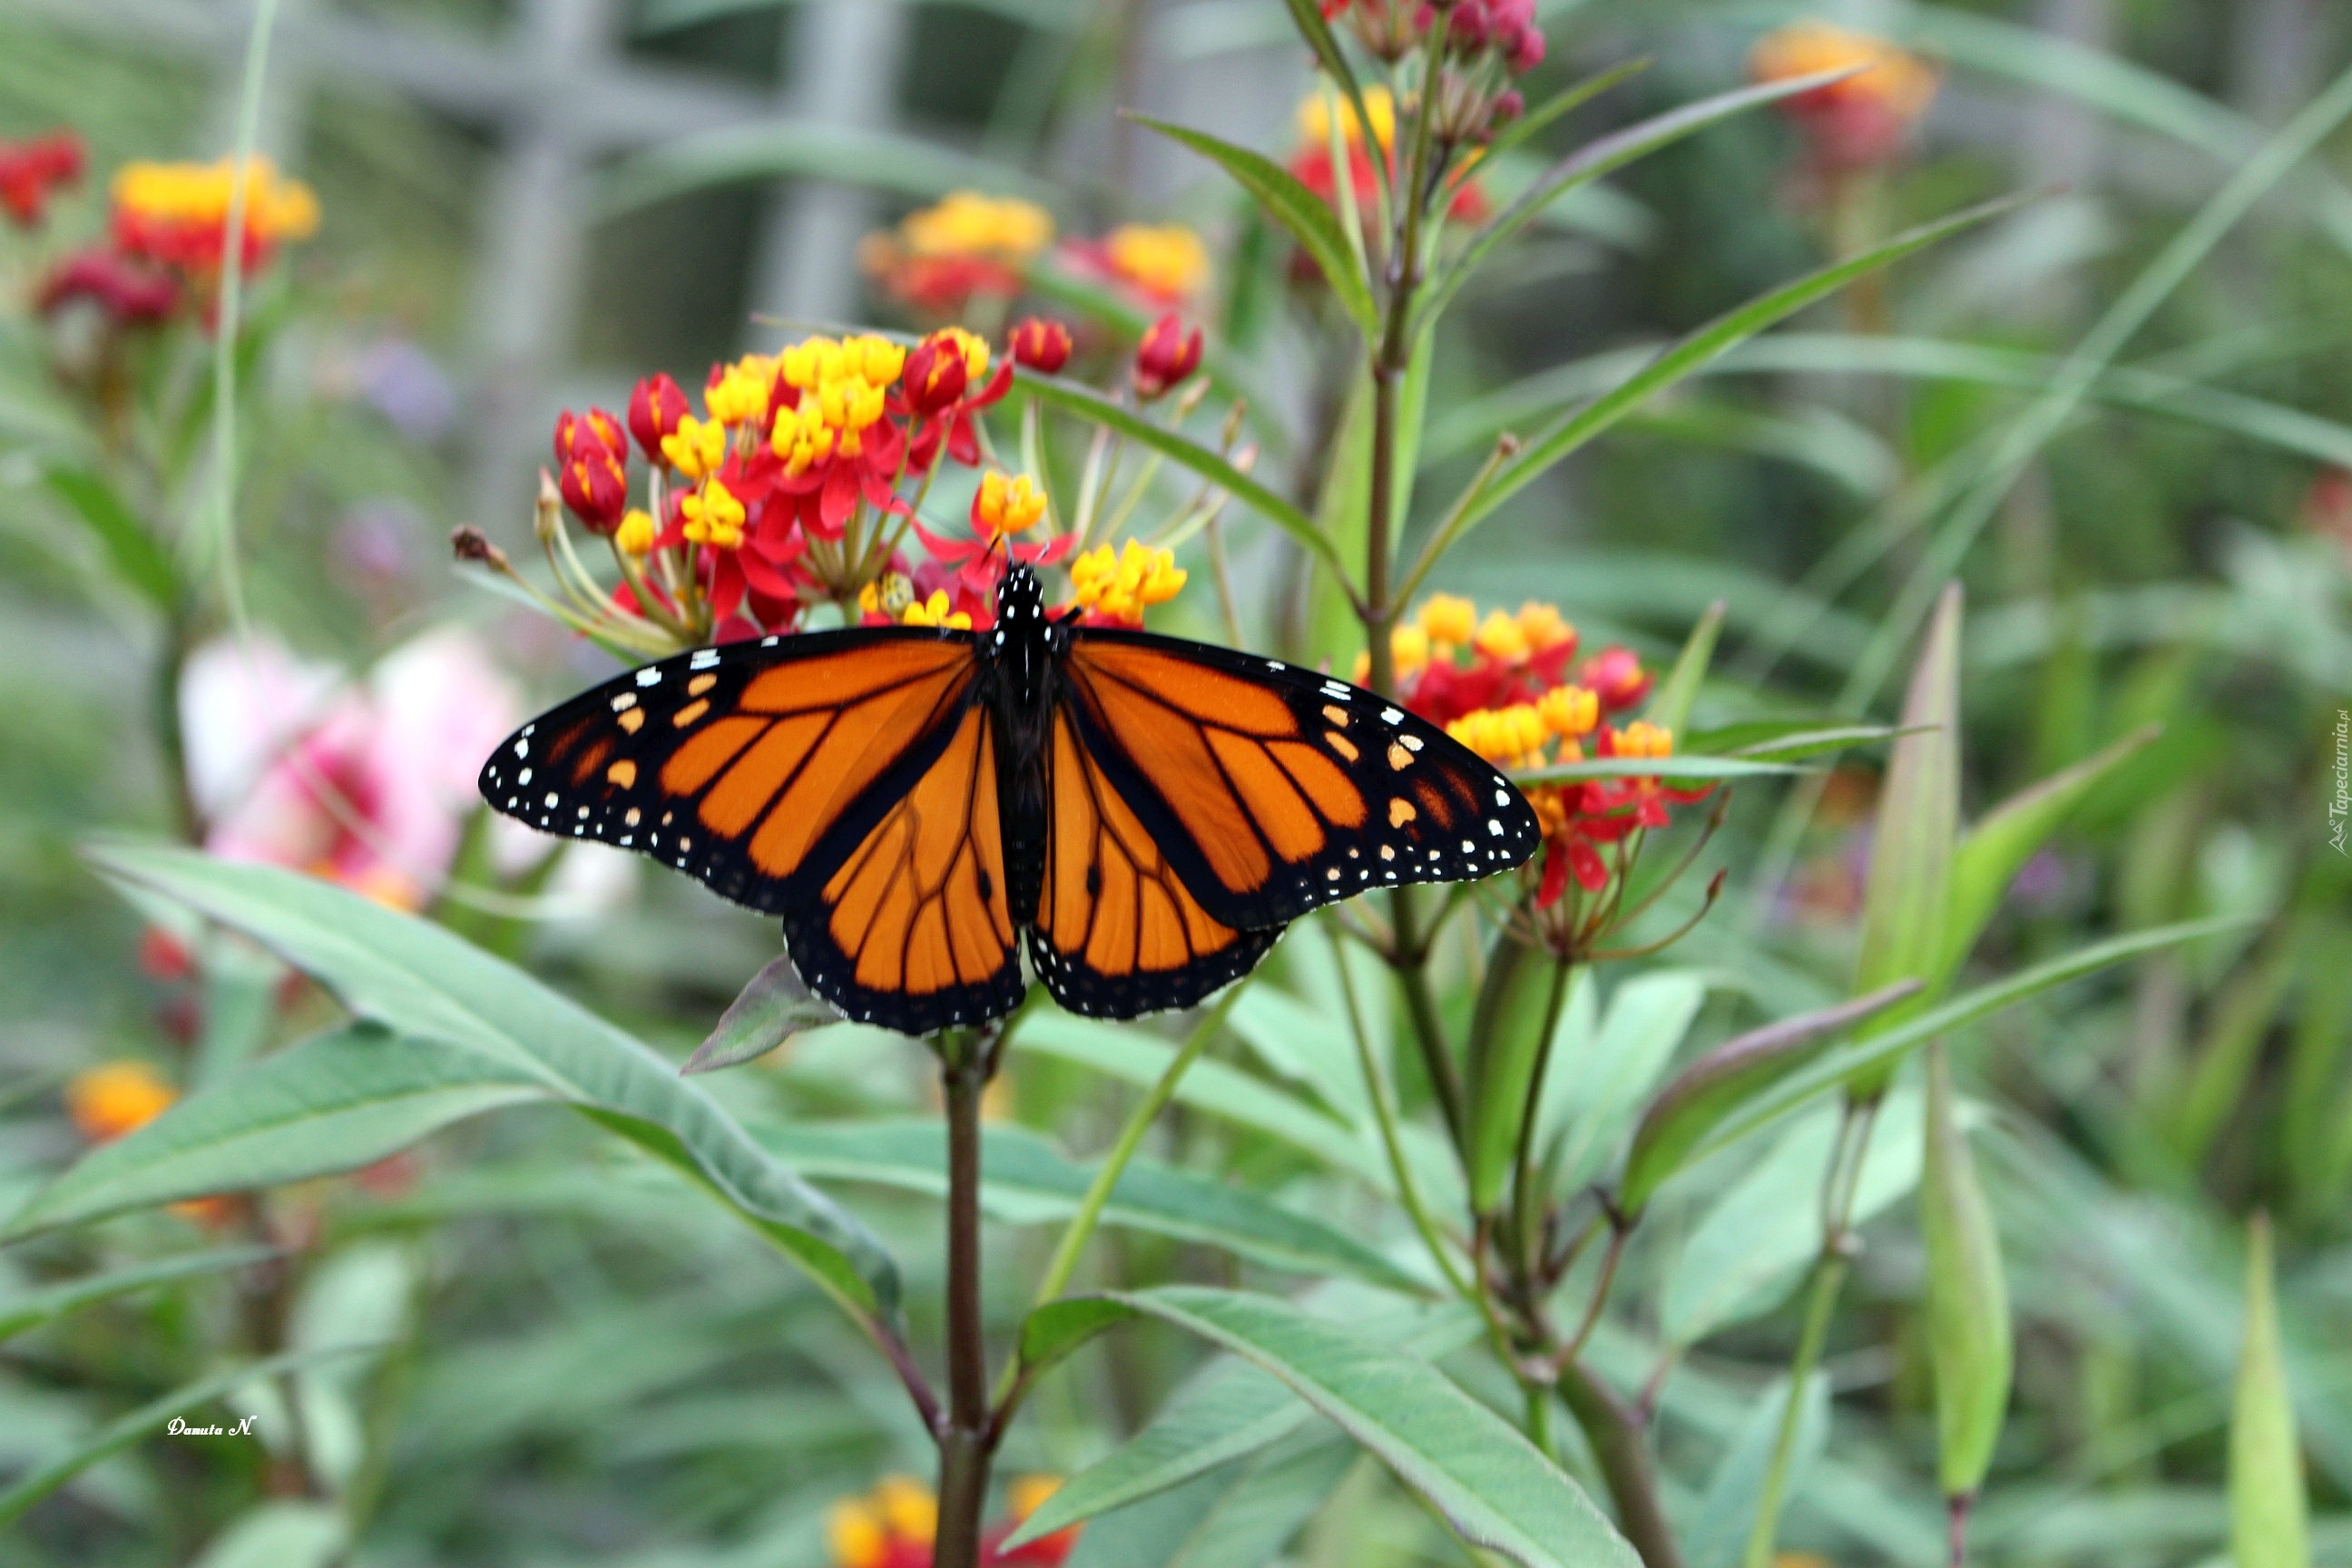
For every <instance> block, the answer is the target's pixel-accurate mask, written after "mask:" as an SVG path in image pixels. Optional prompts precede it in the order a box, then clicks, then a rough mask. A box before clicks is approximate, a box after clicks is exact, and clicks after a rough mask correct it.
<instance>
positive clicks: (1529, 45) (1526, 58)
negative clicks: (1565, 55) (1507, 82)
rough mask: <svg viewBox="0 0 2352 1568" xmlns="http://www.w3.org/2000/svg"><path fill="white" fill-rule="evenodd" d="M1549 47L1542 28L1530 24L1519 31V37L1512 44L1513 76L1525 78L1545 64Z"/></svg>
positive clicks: (1511, 65) (1511, 61)
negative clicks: (1545, 55)
mask: <svg viewBox="0 0 2352 1568" xmlns="http://www.w3.org/2000/svg"><path fill="white" fill-rule="evenodd" d="M1548 48H1549V44H1548V43H1547V42H1546V40H1545V38H1544V35H1543V29H1542V28H1541V27H1538V26H1536V25H1535V24H1534V23H1533V22H1529V23H1528V25H1527V26H1524V27H1521V28H1520V29H1519V36H1518V37H1517V38H1516V39H1514V40H1513V41H1512V43H1511V49H1510V67H1511V74H1512V75H1513V76H1525V75H1527V74H1528V72H1529V71H1531V70H1533V69H1535V68H1536V67H1538V66H1539V65H1541V64H1543V62H1544V54H1545V51H1546V50H1547V49H1548Z"/></svg>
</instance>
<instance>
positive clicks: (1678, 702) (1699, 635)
mask: <svg viewBox="0 0 2352 1568" xmlns="http://www.w3.org/2000/svg"><path fill="white" fill-rule="evenodd" d="M1723 613H1724V603H1723V601H1722V600H1721V599H1717V600H1716V601H1715V603H1713V604H1711V605H1708V606H1707V607H1706V614H1705V615H1703V616H1700V617H1699V618H1698V625H1696V626H1693V627H1691V633H1690V636H1689V637H1686V638H1685V639H1684V640H1683V651H1682V652H1681V654H1680V655H1679V656H1677V657H1676V658H1675V667H1674V668H1672V669H1670V670H1668V671H1666V678H1665V679H1664V680H1661V681H1660V682H1658V689H1657V690H1655V691H1654V692H1652V693H1651V694H1650V705H1649V706H1648V707H1647V708H1645V709H1643V710H1642V717H1643V718H1644V719H1647V720H1648V721H1650V722H1651V723H1653V724H1655V725H1657V726H1658V727H1659V728H1660V729H1662V730H1670V731H1674V732H1675V733H1676V734H1680V733H1682V731H1683V730H1684V728H1685V726H1686V725H1688V724H1689V723H1690V714H1691V704H1693V703H1694V702H1696V701H1697V700H1698V687H1699V682H1700V681H1702V680H1705V679H1706V667H1707V665H1708V663H1709V662H1710V661H1711V660H1713V659H1714V658H1715V644H1716V639H1717V637H1721V636H1722V635H1723Z"/></svg>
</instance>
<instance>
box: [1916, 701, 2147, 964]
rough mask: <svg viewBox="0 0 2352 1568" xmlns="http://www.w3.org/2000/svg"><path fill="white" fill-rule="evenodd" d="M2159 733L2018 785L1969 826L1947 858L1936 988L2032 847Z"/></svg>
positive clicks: (1962, 956) (2138, 734) (2130, 738)
mask: <svg viewBox="0 0 2352 1568" xmlns="http://www.w3.org/2000/svg"><path fill="white" fill-rule="evenodd" d="M2162 733H2163V728H2162V726H2160V725H2156V724H2150V725H2147V727H2145V728H2144V729H2140V730H2137V731H2133V732H2132V733H2131V734H2128V735H2126V736H2125V737H2124V738H2123V739H2122V740H2120V741H2117V742H2116V743H2115V744H2113V745H2111V746H2109V747H2107V748H2106V749H2105V750H2104V751H2102V752H2098V753H2097V754H2096V755H2094V756H2090V757H2086V758H2084V760H2083V761H2081V762H2079V763H2075V764H2074V766H2073V767H2071V768H2066V769H2064V770H2063V771H2061V772H2059V773H2053V774H2051V775H2050V776H2049V777H2048V778H2046V779H2043V780H2042V782H2041V783H2040V784H2034V785H2032V786H2031V787H2029V788H2026V789H2023V790H2020V791H2019V792H2018V793H2017V794H2015V795H2011V796H2010V797H2009V798H2008V799H2007V800H2005V801H2003V802H2001V804H2000V805H1998V806H1996V807H1994V808H1993V809H1992V810H1991V811H1990V812H1988V813H1986V814H1985V816H1984V819H1983V820H1982V821H1980V822H1979V823H1978V824H1977V825H1976V826H1974V827H1972V828H1970V829H1969V834H1968V837H1965V838H1963V839H1962V840H1960V847H1959V848H1958V851H1956V852H1955V853H1954V855H1953V857H1952V871H1951V879H1952V880H1951V907H1950V910H1949V912H1948V914H1947V915H1946V917H1945V921H1944V950H1943V956H1942V958H1941V959H1940V960H1939V961H1938V962H1937V964H1936V966H1935V968H1934V969H1933V970H1932V971H1931V972H1930V973H1929V984H1930V985H1931V986H1932V987H1933V988H1935V989H1937V990H1941V988H1942V987H1943V985H1944V984H1947V983H1948V981H1949V980H1950V979H1951V977H1952V976H1953V975H1954V974H1956V973H1958V972H1959V967H1960V965H1961V964H1962V963H1966V962H1967V961H1968V956H1969V952H1970V951H1971V950H1972V949H1974V948H1975V946H1976V944H1977V938H1978V937H1979V936H1981V935H1983V934H1984V929H1985V927H1986V926H1987V925H1989V924H1990V923H1991V921H1992V917H1993V911H1994V910H1997V909H1999V908H2000V898H2001V895H2002V894H2003V893H2005V892H2007V891H2008V890H2009V885H2010V883H2011V882H2012V881H2014V880H2015V879H2016V878H2017V873H2018V872H2019V871H2020V870H2021V869H2022V868H2024V866H2025V863H2026V862H2027V861H2028V860H2030V859H2032V858H2033V852H2034V851H2035V850H2037V849H2039V848H2040V847H2042V844H2043V843H2044V842H2045V841H2047V840H2048V838H2049V837H2050V836H2051V834H2053V833H2054V832H2056V831H2057V830H2058V826H2059V824H2061V823H2062V822H2063V821H2065V820H2066V817H2067V816H2069V815H2070V814H2071V813H2072V812H2073V811H2074V808H2075V807H2076V806H2078V805H2082V804H2083V800H2084V797H2085V796H2087V795H2090V794H2091V792H2092V791H2093V790H2095V789H2096V788H2097V787H2098V786H2099V785H2100V784H2102V783H2104V782H2105V780H2106V779H2107V778H2108V777H2109V775H2111V774H2112V773H2114V772H2115V771H2116V769H2117V768H2119V767H2121V766H2122V765H2123V764H2124V763H2126V762H2127V761H2128V760H2130V759H2131V758H2132V757H2133V756H2135V755H2136V754H2137V753H2138V752H2140V751H2141V750H2143V749H2144V748H2146V747H2147V745H2149V744H2150V743H2151V742H2154V741H2155V740H2156V738H2157V737H2158V735H2160V734H2162Z"/></svg>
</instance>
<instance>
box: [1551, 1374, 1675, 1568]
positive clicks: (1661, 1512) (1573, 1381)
mask: <svg viewBox="0 0 2352 1568" xmlns="http://www.w3.org/2000/svg"><path fill="white" fill-rule="evenodd" d="M1559 1397H1560V1401H1561V1403H1562V1404H1564V1405H1567V1406H1568V1409H1569V1414H1570V1415H1573V1416H1575V1417H1576V1424H1577V1425H1578V1426H1580V1427H1582V1428H1583V1429H1584V1437H1585V1441H1586V1442H1588V1443H1590V1444H1591V1446H1592V1457H1593V1459H1594V1460H1595V1462H1597V1463H1598V1464H1599V1465H1600V1467H1601V1481H1602V1483H1603V1484H1605V1485H1606V1486H1607V1487H1608V1488H1609V1497H1610V1500H1611V1501H1612V1502H1614V1503H1615V1504H1616V1505H1617V1528H1618V1529H1619V1530H1621V1531H1623V1532H1624V1535H1625V1539H1626V1540H1627V1541H1630V1542H1633V1550H1634V1551H1636V1552H1640V1553H1641V1554H1642V1562H1643V1565H1644V1568H1683V1553H1682V1548H1681V1547H1680V1546H1678V1545H1676V1544H1675V1531H1674V1526H1673V1525H1671V1524H1669V1523H1668V1522H1667V1521H1666V1510H1665V1507H1664V1503H1663V1502H1662V1501H1661V1500H1660V1497H1659V1492H1658V1474H1657V1471H1656V1470H1655V1469H1654V1468H1652V1467H1651V1464H1650V1451H1649V1448H1648V1447H1647V1445H1646V1443H1645V1441H1644V1438H1643V1421H1642V1418H1641V1417H1640V1416H1639V1415H1635V1414H1634V1413H1633V1407H1632V1406H1630V1405H1627V1404H1626V1403H1625V1402H1624V1401H1623V1400H1622V1399H1620V1398H1618V1397H1617V1394H1616V1391H1615V1390H1614V1389H1612V1388H1611V1387H1610V1386H1609V1385H1608V1384H1605V1383H1603V1382H1601V1379H1600V1377H1599V1376H1598V1375H1597V1374H1595V1373H1593V1371H1592V1370H1591V1368H1590V1367H1587V1366H1586V1365H1584V1363H1581V1362H1574V1361H1571V1362H1570V1363H1568V1364H1567V1365H1565V1366H1563V1367H1561V1368H1560V1371H1559Z"/></svg>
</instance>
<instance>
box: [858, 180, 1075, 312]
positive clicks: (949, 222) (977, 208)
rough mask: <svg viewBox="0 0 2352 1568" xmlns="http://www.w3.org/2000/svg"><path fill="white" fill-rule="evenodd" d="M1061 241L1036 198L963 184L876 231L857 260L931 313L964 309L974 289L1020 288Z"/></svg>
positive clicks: (1004, 293)
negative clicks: (963, 188)
mask: <svg viewBox="0 0 2352 1568" xmlns="http://www.w3.org/2000/svg"><path fill="white" fill-rule="evenodd" d="M1053 242H1054V219H1053V217H1052V216H1051V215H1049V214H1048V213H1047V212H1046V211H1045V208H1043V207H1041V206H1038V205H1036V204H1034V202H1024V201H1020V200H1016V199H1013V198H1011V197H996V196H986V195H981V194H980V193H979V192H977V191H956V192H953V193H951V194H950V195H948V196H947V197H946V199H944V200H943V201H941V202H940V203H939V204H938V205H936V206H929V207H924V208H922V209H921V210H920V211H918V212H912V213H909V214H908V215H907V216H906V217H905V218H903V219H902V220H900V222H899V224H898V228H897V229H896V230H895V231H889V232H885V233H879V234H870V235H867V236H866V239H865V240H864V242H863V243H862V244H860V245H859V247H858V249H857V259H858V265H859V266H860V267H861V268H864V270H865V271H866V275H867V276H868V277H870V278H872V279H874V281H875V283H876V285H877V287H879V288H880V289H882V290H883V291H884V292H885V293H887V294H888V295H890V296H891V297H892V298H894V299H896V300H900V301H901V302H903V303H904V304H906V305H908V306H909V307H911V308H912V309H914V310H919V311H920V312H922V313H923V314H925V315H928V316H931V317H933V318H938V317H941V316H958V315H961V314H962V313H963V310H964V308H965V307H966V306H967V305H969V304H970V303H971V300H973V299H974V298H975V297H986V298H994V299H1005V300H1009V299H1011V298H1013V296H1014V295H1016V294H1018V293H1020V292H1021V289H1022V286H1023V280H1024V275H1025V273H1026V271H1027V268H1028V265H1029V263H1030V262H1032V261H1034V260H1035V259H1036V258H1037V256H1038V255H1039V253H1040V252H1042V251H1044V250H1045V247H1047V246H1049V245H1051V244H1053Z"/></svg>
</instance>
